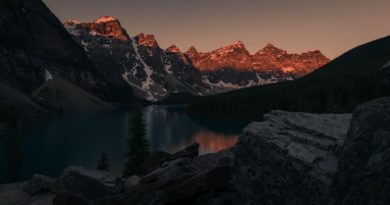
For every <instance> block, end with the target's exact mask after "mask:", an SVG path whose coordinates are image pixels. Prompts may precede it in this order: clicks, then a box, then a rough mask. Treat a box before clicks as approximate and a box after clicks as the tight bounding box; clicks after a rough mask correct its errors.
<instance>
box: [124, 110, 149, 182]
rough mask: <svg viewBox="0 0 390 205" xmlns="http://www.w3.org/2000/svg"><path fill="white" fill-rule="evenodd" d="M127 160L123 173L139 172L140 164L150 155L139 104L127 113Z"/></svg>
mask: <svg viewBox="0 0 390 205" xmlns="http://www.w3.org/2000/svg"><path fill="white" fill-rule="evenodd" d="M127 149H128V152H127V162H126V163H125V169H124V171H123V175H124V176H125V177H129V176H131V175H133V174H136V175H140V174H141V166H142V164H143V163H144V162H145V160H146V158H147V157H148V156H149V155H150V144H149V142H148V140H147V139H146V123H145V121H144V119H143V114H142V111H141V108H140V106H135V108H134V111H133V112H131V113H129V138H128V139H127Z"/></svg>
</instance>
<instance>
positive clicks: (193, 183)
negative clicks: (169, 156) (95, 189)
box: [110, 150, 233, 204]
mask: <svg viewBox="0 0 390 205" xmlns="http://www.w3.org/2000/svg"><path fill="white" fill-rule="evenodd" d="M232 163H233V154H232V152H231V151H230V150H225V151H221V152H219V153H215V154H207V155H203V156H200V157H198V158H195V159H190V158H180V159H177V160H174V161H170V162H166V163H164V164H163V166H162V167H161V168H160V169H158V170H155V171H154V172H152V173H150V174H148V175H146V176H144V177H142V178H141V180H140V182H139V184H138V185H137V186H135V187H134V188H132V189H130V190H129V191H128V192H127V193H125V194H123V195H122V196H120V197H118V198H116V199H115V200H114V201H110V203H113V204H166V203H179V202H191V203H193V202H194V201H193V200H192V199H194V198H196V196H198V195H199V194H202V193H206V192H209V191H216V190H218V189H220V188H225V187H228V186H229V183H230V181H231V177H232V175H231V166H232Z"/></svg>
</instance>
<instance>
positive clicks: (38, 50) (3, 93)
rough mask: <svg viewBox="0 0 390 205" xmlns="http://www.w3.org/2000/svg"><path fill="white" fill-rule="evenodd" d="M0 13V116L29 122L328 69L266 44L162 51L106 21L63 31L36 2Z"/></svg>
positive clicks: (68, 25)
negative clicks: (255, 48) (30, 117)
mask: <svg viewBox="0 0 390 205" xmlns="http://www.w3.org/2000/svg"><path fill="white" fill-rule="evenodd" d="M0 5H1V8H2V15H1V16H0V67H1V68H2V74H1V75H0V114H1V113H4V112H6V110H7V107H8V106H10V105H13V106H16V107H18V109H19V110H20V111H21V113H25V114H26V115H27V114H29V113H31V114H41V113H48V112H51V111H58V110H61V111H68V110H69V111H73V110H81V109H82V110H85V109H87V110H101V109H104V110H105V109H111V108H112V104H113V103H114V104H115V103H120V104H127V103H131V102H132V101H133V100H134V99H135V98H141V99H144V100H147V101H151V102H156V101H161V100H164V99H167V97H168V96H170V95H172V94H175V93H179V94H181V93H184V94H186V96H209V95H213V94H217V93H221V92H226V91H231V90H236V89H241V88H246V87H251V86H259V85H264V84H272V83H277V82H282V81H288V80H293V79H297V78H300V77H302V76H303V75H305V74H307V73H309V72H311V71H313V70H315V69H316V68H318V67H320V66H322V65H324V64H326V63H327V62H328V61H329V59H327V58H326V57H325V56H324V55H323V54H322V53H321V52H320V51H309V52H306V53H303V54H289V53H287V52H286V51H283V50H281V49H278V48H276V47H275V46H272V45H271V44H269V45H267V46H265V48H263V49H261V50H260V51H259V52H257V53H255V54H253V55H252V54H250V53H249V52H248V51H247V49H246V48H245V46H244V44H243V43H242V42H236V43H233V44H232V45H228V46H225V47H222V48H220V49H216V50H214V51H211V52H199V51H197V49H196V48H195V47H191V48H190V49H189V50H188V51H186V52H182V51H180V49H179V48H178V47H177V46H174V45H173V46H170V47H168V48H166V49H162V48H161V47H160V46H159V44H158V42H157V41H156V39H155V37H154V36H153V35H148V34H142V33H141V34H139V35H137V36H134V37H130V36H129V35H128V33H127V31H126V30H125V29H123V27H122V26H121V24H120V22H119V20H118V19H116V18H114V17H111V16H103V17H101V18H98V19H97V20H96V21H94V22H89V23H79V22H77V21H74V20H73V21H67V22H65V23H61V22H60V21H59V20H58V18H57V17H56V16H55V15H54V14H53V13H52V12H51V11H50V10H49V8H48V7H47V6H46V5H45V4H44V3H43V2H42V1H41V0H4V1H1V2H0ZM107 102H110V103H107ZM2 116H4V115H2Z"/></svg>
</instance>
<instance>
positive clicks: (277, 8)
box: [44, 0, 390, 59]
mask: <svg viewBox="0 0 390 205" xmlns="http://www.w3.org/2000/svg"><path fill="white" fill-rule="evenodd" d="M44 2H45V3H46V4H47V5H48V6H49V8H50V9H51V10H52V11H53V12H54V13H55V14H56V15H57V17H58V18H59V19H60V20H61V21H63V22H64V21H66V20H69V19H74V20H77V21H80V22H92V21H94V20H95V19H97V18H98V17H100V16H106V15H108V16H114V17H116V18H118V19H119V20H120V22H121V24H122V26H123V27H124V28H125V29H126V30H127V32H128V33H129V35H130V36H135V35H137V34H138V33H148V34H154V35H155V37H156V39H157V41H158V42H159V44H160V46H161V47H162V48H167V47H169V46H170V45H173V44H175V45H177V46H178V47H179V48H180V49H181V50H182V51H185V50H187V49H188V48H189V47H190V46H192V45H193V46H195V47H196V48H197V49H198V50H199V51H211V50H214V49H217V48H219V47H221V46H225V45H228V44H231V43H233V42H235V41H243V42H244V44H245V45H246V47H247V49H248V50H249V51H250V52H251V53H255V52H256V51H258V50H259V49H261V48H263V47H264V46H265V45H266V44H267V43H272V44H274V45H275V46H277V47H279V48H282V49H285V50H287V51H288V52H292V53H302V52H306V51H308V50H313V49H318V50H321V51H322V52H323V53H324V54H325V55H326V56H327V57H329V58H332V59H333V58H335V57H337V56H339V55H340V54H342V53H344V52H345V51H347V50H349V49H351V48H353V47H356V46H358V45H360V44H363V43H366V42H369V41H372V40H375V39H377V38H381V37H384V36H387V35H389V34H390V26H388V25H387V21H384V19H390V12H387V11H386V10H387V8H390V1H385V0H376V1H368V0H354V1H343V2H340V1H336V0H329V1H321V2H313V1H310V0H295V1H283V0H276V1H272V2H269V1H265V0H259V1H254V0H243V1H233V0H211V1H210V0H198V1H191V2H189V1H180V0H166V1H159V0H143V1H141V0H137V1H126V0H111V1H99V2H97V1H92V0H84V1H76V0H68V1H62V0H44Z"/></svg>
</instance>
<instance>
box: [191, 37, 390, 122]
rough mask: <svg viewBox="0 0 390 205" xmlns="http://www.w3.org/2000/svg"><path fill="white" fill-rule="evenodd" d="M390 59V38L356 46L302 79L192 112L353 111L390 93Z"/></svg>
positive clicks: (204, 102)
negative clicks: (387, 77) (388, 69)
mask: <svg viewBox="0 0 390 205" xmlns="http://www.w3.org/2000/svg"><path fill="white" fill-rule="evenodd" d="M389 60H390V37H389V36H387V37H385V38H381V39H378V40H375V41H372V42H370V43H367V44H364V45H361V46H359V47H356V48H354V49H352V50H350V51H348V52H346V53H345V54H343V55H341V56H340V57H338V58H336V59H335V60H333V61H331V62H330V63H328V64H327V65H325V66H323V67H322V68H320V69H318V70H317V71H315V72H313V73H311V74H309V75H307V76H305V77H303V78H300V79H298V80H295V81H291V82H284V83H279V84H273V85H266V86H261V87H252V88H248V89H244V90H240V91H233V92H229V93H224V94H220V95H215V96H208V97H204V98H201V99H199V100H198V101H196V102H195V103H193V104H192V105H190V107H189V111H190V112H191V113H193V114H206V115H213V116H221V117H232V118H247V119H261V118H262V115H263V114H264V113H267V112H269V111H271V110H275V109H281V110H288V111H301V112H313V113H345V112H352V111H353V110H354V108H355V107H356V106H357V105H359V104H361V103H362V102H366V101H368V100H371V99H374V98H377V97H380V96H386V95H389V94H390V91H389V89H388V88H386V87H385V86H384V80H383V76H381V74H380V72H379V71H380V69H381V68H382V67H383V66H384V65H385V64H386V63H387V62H388V61H389Z"/></svg>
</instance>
